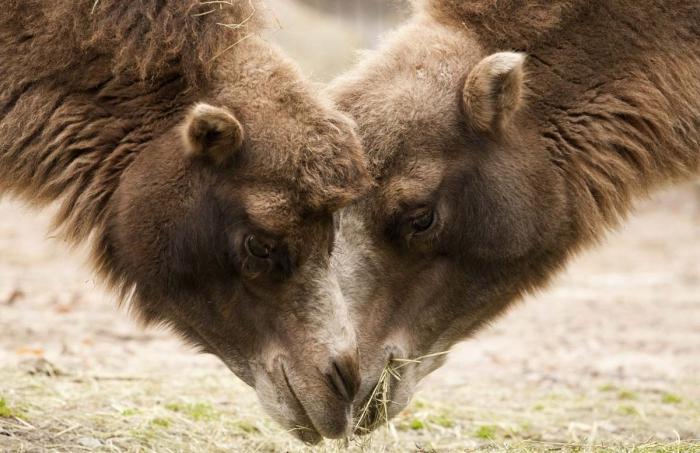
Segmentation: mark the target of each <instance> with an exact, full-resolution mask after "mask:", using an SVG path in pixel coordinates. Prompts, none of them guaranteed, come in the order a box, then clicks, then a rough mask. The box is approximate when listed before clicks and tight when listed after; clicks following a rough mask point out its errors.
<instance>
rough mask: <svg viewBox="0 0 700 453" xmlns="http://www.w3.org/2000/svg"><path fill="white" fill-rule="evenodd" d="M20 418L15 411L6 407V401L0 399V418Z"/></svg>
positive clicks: (20, 415)
mask: <svg viewBox="0 0 700 453" xmlns="http://www.w3.org/2000/svg"><path fill="white" fill-rule="evenodd" d="M12 417H17V418H22V417H23V415H22V413H21V412H20V411H18V410H17V409H13V408H11V407H10V406H8V405H7V401H5V399H4V398H0V418H12Z"/></svg>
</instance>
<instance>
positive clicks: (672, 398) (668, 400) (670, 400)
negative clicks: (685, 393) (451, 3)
mask: <svg viewBox="0 0 700 453" xmlns="http://www.w3.org/2000/svg"><path fill="white" fill-rule="evenodd" d="M682 401H683V399H682V398H681V397H680V396H678V395H675V394H673V393H664V394H663V396H661V402H662V403H664V404H680V403H681V402H682Z"/></svg>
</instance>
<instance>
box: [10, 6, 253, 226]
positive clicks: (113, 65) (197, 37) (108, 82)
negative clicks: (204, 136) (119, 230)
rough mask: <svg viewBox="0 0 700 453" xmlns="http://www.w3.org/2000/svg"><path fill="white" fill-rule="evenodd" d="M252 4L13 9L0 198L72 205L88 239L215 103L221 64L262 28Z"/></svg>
mask: <svg viewBox="0 0 700 453" xmlns="http://www.w3.org/2000/svg"><path fill="white" fill-rule="evenodd" d="M239 4H241V5H243V4H245V5H246V6H235V5H239ZM248 5H252V3H249V2H235V3H234V2H232V3H231V5H228V4H226V5H225V6H223V7H222V6H218V5H217V6H214V7H210V8H206V6H205V5H203V4H201V3H200V2H199V1H195V0H183V1H178V2H161V1H155V0H148V1H141V2H139V4H138V6H136V5H134V4H132V3H130V2H118V1H114V0H100V1H99V2H94V1H93V0H89V1H87V0H81V1H78V2H74V1H63V0H61V1H57V2H39V1H11V2H10V3H9V5H4V6H3V12H2V13H0V35H1V37H2V41H1V42H2V44H1V45H0V56H1V58H2V60H3V65H2V67H1V68H0V191H8V192H10V193H14V194H16V195H19V196H22V197H23V198H25V199H27V200H29V201H31V202H33V203H38V204H43V203H48V202H52V201H54V200H56V199H61V200H62V208H61V210H60V213H59V215H58V217H57V223H58V224H61V225H62V226H63V227H65V232H66V233H67V235H68V236H70V237H72V238H74V239H80V238H83V237H85V236H86V235H87V234H89V233H90V231H91V230H92V228H94V227H95V226H96V225H97V224H98V223H99V222H100V221H101V219H102V216H103V214H104V212H105V207H106V205H107V203H108V201H109V199H110V197H111V195H112V194H113V192H114V191H115V190H116V187H117V185H118V184H119V180H120V176H121V174H122V172H123V171H124V170H125V169H126V168H127V167H128V166H129V165H130V163H131V162H132V161H133V159H134V158H135V156H136V155H138V153H139V152H140V151H141V150H142V149H143V148H144V147H146V146H147V145H148V144H149V142H150V141H152V140H153V139H154V138H156V137H157V136H158V134H159V133H163V132H164V131H166V130H168V129H170V128H172V127H173V125H174V124H176V122H177V121H179V120H181V119H182V116H183V114H184V113H183V112H184V110H185V109H186V108H187V107H188V106H190V105H191V104H192V103H193V102H195V101H196V100H198V99H200V98H202V97H204V96H206V94H207V93H208V92H209V91H210V90H211V85H212V84H213V83H214V82H215V80H214V78H215V72H216V68H217V67H218V66H219V65H220V63H221V62H222V61H225V60H231V59H232V55H233V54H235V52H236V51H237V50H238V48H237V47H235V46H234V47H232V48H229V46H232V45H233V44H235V43H237V42H239V41H240V40H241V39H242V38H243V37H245V36H247V35H246V34H245V33H252V32H253V29H251V28H250V27H249V26H251V24H253V23H254V22H255V21H254V20H253V19H252V17H253V16H252V15H254V10H253V9H251V8H250V7H249V6H248ZM200 10H201V11H200ZM208 11H211V12H209V13H207V12H208ZM201 13H207V14H205V15H199V14H201ZM244 21H248V23H246V24H245V25H244V26H242V27H239V28H238V29H233V28H228V27H225V26H222V25H217V23H243V22H244Z"/></svg>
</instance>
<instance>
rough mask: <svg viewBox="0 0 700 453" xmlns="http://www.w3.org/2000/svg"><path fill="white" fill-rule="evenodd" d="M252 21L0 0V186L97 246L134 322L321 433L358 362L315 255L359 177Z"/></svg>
mask: <svg viewBox="0 0 700 453" xmlns="http://www.w3.org/2000/svg"><path fill="white" fill-rule="evenodd" d="M261 10H262V7H261V5H260V4H258V3H257V2H253V1H249V0H231V1H221V2H219V1H217V2H200V1H199V0H139V1H138V2H127V1H122V0H97V1H95V0H55V1H43V0H10V1H9V2H5V3H4V4H3V8H2V10H0V60H1V61H2V65H0V191H2V192H7V193H11V194H13V195H16V196H20V197H22V198H23V199H25V200H27V201H29V202H31V203H33V204H35V205H44V204H47V203H50V202H53V201H59V202H60V203H61V208H60V211H59V213H58V216H57V218H56V223H57V225H59V226H60V227H61V228H62V230H63V232H64V233H65V234H66V236H67V237H68V238H69V239H70V240H72V241H76V242H77V241H83V240H85V239H87V238H88V236H92V237H93V238H94V241H93V242H94V247H93V249H94V256H95V261H96V264H97V267H98V269H99V270H100V271H101V272H102V274H104V275H105V277H106V278H107V280H108V281H109V283H110V284H111V285H112V286H113V287H114V288H115V289H116V290H117V291H118V292H120V293H121V294H122V295H123V296H124V297H125V298H126V297H131V299H132V301H133V303H132V308H133V309H134V310H135V312H136V313H138V315H139V316H140V317H141V318H142V319H143V320H145V321H147V322H163V323H167V324H169V325H171V326H173V327H174V328H175V329H176V330H177V331H178V332H179V333H181V334H182V335H183V336H184V337H186V338H187V339H188V340H190V341H192V342H193V343H195V344H197V345H198V346H199V347H201V348H202V349H203V350H206V351H208V352H212V353H215V354H217V355H218V356H219V357H221V359H222V360H224V362H226V364H227V365H228V366H229V367H230V368H231V369H232V370H234V371H235V372H236V373H237V374H238V375H239V376H240V377H242V378H243V379H244V380H245V381H246V382H248V383H249V384H251V385H254V386H255V387H256V389H257V390H258V392H259V393H260V395H261V398H262V400H263V403H264V404H265V405H266V407H267V408H268V409H269V410H270V412H271V413H272V415H273V416H275V417H276V418H277V419H278V420H279V421H281V422H282V423H283V424H284V425H285V426H286V427H288V428H292V427H297V426H300V425H301V426H307V427H309V429H308V430H297V431H295V434H296V435H298V436H300V437H302V438H304V439H305V440H309V441H315V440H318V439H319V433H320V434H324V435H327V436H339V435H342V434H343V433H344V432H345V429H346V428H347V426H348V421H347V417H348V410H349V405H348V401H347V400H348V398H351V397H352V394H353V388H354V387H355V385H356V381H357V380H356V376H357V371H356V368H357V356H356V348H355V347H354V333H352V332H351V330H350V329H348V328H346V326H345V324H347V323H344V322H343V320H345V319H347V310H346V307H345V306H344V304H342V298H341V297H340V295H339V291H338V289H337V283H336V280H335V277H334V276H333V274H332V273H331V270H330V268H329V250H330V249H331V248H332V238H333V221H332V214H333V212H334V211H335V210H337V209H338V208H339V207H341V206H343V205H345V204H347V203H349V202H350V201H351V200H353V199H354V198H356V197H357V196H359V195H360V194H362V193H363V192H364V190H365V188H366V187H367V185H368V177H367V173H366V169H365V164H364V157H363V155H362V153H361V149H360V146H359V141H358V140H357V137H356V136H355V134H354V132H353V124H352V122H351V121H349V120H348V119H347V118H346V117H345V116H343V115H342V114H340V113H338V112H337V111H335V110H334V109H332V108H331V107H330V105H329V103H328V102H326V101H324V100H323V99H320V98H319V97H318V96H317V95H316V94H314V90H313V88H312V87H310V86H309V84H308V83H306V82H305V81H304V80H303V79H302V78H301V77H300V75H299V73H298V71H297V70H296V68H295V67H294V66H292V65H291V64H290V63H289V62H288V61H287V60H286V59H285V58H284V57H283V56H282V55H281V54H280V53H279V52H278V51H277V50H275V49H274V48H272V47H271V46H270V45H269V44H267V43H266V42H264V41H263V40H262V39H260V38H258V37H257V36H256V35H255V33H256V31H257V30H258V28H259V27H260V24H261V22H262V21H261V19H260V17H259V16H260V13H261ZM195 106H196V107H195ZM251 244H253V245H251ZM338 364H341V365H338ZM319 370H320V372H319ZM338 373H341V376H344V377H343V378H342V379H340V380H338ZM329 380H330V381H329ZM338 382H340V384H338ZM290 386H291V388H294V390H292V391H291V393H290ZM302 403H303V406H300V404H302Z"/></svg>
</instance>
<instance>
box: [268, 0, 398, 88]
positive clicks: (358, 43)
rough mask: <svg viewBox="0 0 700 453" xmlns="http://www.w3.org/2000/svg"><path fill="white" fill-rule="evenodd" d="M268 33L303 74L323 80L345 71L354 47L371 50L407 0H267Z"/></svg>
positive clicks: (354, 50) (356, 52)
mask: <svg viewBox="0 0 700 453" xmlns="http://www.w3.org/2000/svg"><path fill="white" fill-rule="evenodd" d="M268 4H269V5H270V10H271V11H272V16H273V18H274V20H273V23H272V27H271V30H270V32H269V36H270V38H271V39H273V40H275V41H277V42H278V43H279V44H280V45H281V46H282V47H283V48H284V49H285V50H287V52H288V53H289V55H290V56H292V57H293V58H295V59H296V60H297V61H298V62H299V63H300V65H301V66H302V68H303V69H304V70H305V71H306V73H307V75H309V76H310V77H311V78H313V79H314V80H317V81H321V82H326V81H329V80H331V79H332V78H333V77H334V76H336V75H339V74H340V73H342V72H343V71H345V70H347V69H349V68H350V67H351V66H352V64H353V63H354V62H355V60H356V58H357V54H358V50H360V49H366V48H373V47H375V46H376V45H377V44H378V43H379V40H380V38H381V36H382V34H384V33H385V32H386V31H387V30H389V29H391V28H392V27H394V26H396V25H397V24H398V23H400V21H401V20H403V19H404V18H406V17H408V15H409V12H410V8H409V0H297V1H294V0H270V1H268Z"/></svg>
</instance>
